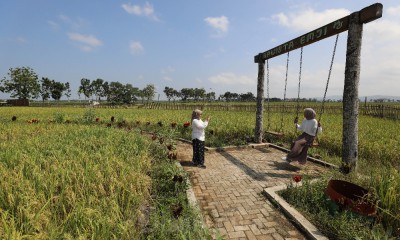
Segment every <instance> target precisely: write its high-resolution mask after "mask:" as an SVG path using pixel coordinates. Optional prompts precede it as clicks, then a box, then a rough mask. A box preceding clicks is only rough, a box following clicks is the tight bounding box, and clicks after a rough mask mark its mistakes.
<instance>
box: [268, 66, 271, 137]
mask: <svg viewBox="0 0 400 240" xmlns="http://www.w3.org/2000/svg"><path fill="white" fill-rule="evenodd" d="M267 116H268V125H267V130H269V128H270V126H271V118H270V109H269V64H268V59H267Z"/></svg>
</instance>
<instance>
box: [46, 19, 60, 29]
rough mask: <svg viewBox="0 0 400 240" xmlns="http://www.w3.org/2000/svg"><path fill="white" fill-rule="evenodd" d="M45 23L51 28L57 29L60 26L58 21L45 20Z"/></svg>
mask: <svg viewBox="0 0 400 240" xmlns="http://www.w3.org/2000/svg"><path fill="white" fill-rule="evenodd" d="M47 23H48V24H49V25H50V27H51V28H52V29H53V30H58V29H59V28H60V26H59V25H58V23H56V22H54V21H47Z"/></svg>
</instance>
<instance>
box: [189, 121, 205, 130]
mask: <svg viewBox="0 0 400 240" xmlns="http://www.w3.org/2000/svg"><path fill="white" fill-rule="evenodd" d="M192 124H193V126H194V127H196V128H198V129H204V128H206V127H207V125H208V121H207V120H206V121H204V122H203V121H200V120H198V119H194V120H193V123H192Z"/></svg>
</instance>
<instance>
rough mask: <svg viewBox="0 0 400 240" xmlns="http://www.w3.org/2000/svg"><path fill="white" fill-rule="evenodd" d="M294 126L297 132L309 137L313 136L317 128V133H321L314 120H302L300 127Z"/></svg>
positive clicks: (320, 128)
mask: <svg viewBox="0 0 400 240" xmlns="http://www.w3.org/2000/svg"><path fill="white" fill-rule="evenodd" d="M295 125H296V128H297V130H300V131H303V132H305V133H307V134H309V135H311V136H315V133H316V132H317V128H318V133H320V132H322V127H318V121H317V120H316V119H311V120H307V119H304V120H303V122H302V123H301V125H299V124H297V123H296V124H295Z"/></svg>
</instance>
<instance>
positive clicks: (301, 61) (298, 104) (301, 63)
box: [294, 47, 303, 132]
mask: <svg viewBox="0 0 400 240" xmlns="http://www.w3.org/2000/svg"><path fill="white" fill-rule="evenodd" d="M302 66H303V47H301V51H300V67H299V85H298V87H297V106H296V119H299V109H300V83H301V69H302ZM294 131H295V132H296V131H297V127H295V128H294Z"/></svg>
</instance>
